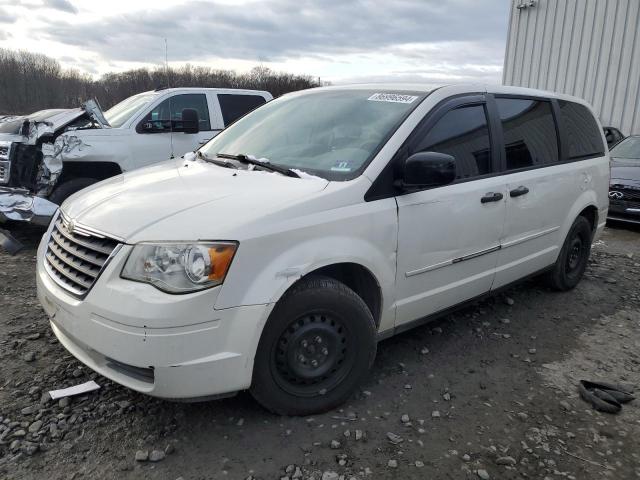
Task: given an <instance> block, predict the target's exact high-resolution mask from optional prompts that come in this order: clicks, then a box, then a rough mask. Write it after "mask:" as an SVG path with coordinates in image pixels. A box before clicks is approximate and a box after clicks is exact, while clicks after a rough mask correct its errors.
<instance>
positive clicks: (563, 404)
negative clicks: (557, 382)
mask: <svg viewBox="0 0 640 480" xmlns="http://www.w3.org/2000/svg"><path fill="white" fill-rule="evenodd" d="M560 406H561V407H562V409H563V410H565V411H567V412H570V411H571V405H570V404H569V402H567V401H566V400H562V401H561V402H560Z"/></svg>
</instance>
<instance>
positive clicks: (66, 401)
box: [58, 397, 71, 408]
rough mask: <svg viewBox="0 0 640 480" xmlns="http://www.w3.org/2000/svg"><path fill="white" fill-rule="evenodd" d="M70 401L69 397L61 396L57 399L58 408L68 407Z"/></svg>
mask: <svg viewBox="0 0 640 480" xmlns="http://www.w3.org/2000/svg"><path fill="white" fill-rule="evenodd" d="M70 403H71V399H70V398H69V397H62V398H61V399H60V400H58V406H59V407H60V408H65V407H68V406H69V404H70Z"/></svg>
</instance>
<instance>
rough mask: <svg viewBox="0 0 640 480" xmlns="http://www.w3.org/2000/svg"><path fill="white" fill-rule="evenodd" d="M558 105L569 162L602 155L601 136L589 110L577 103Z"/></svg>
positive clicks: (562, 102)
mask: <svg viewBox="0 0 640 480" xmlns="http://www.w3.org/2000/svg"><path fill="white" fill-rule="evenodd" d="M558 103H559V104H560V118H561V119H562V126H563V127H564V132H565V139H566V143H567V145H566V149H567V154H568V157H569V160H578V159H580V158H583V157H595V156H599V155H604V143H603V142H602V135H601V133H600V129H599V128H598V123H597V122H596V119H595V118H593V114H592V113H591V112H590V111H589V109H588V108H587V107H585V106H584V105H580V104H579V103H574V102H567V101H564V100H560V101H559V102H558Z"/></svg>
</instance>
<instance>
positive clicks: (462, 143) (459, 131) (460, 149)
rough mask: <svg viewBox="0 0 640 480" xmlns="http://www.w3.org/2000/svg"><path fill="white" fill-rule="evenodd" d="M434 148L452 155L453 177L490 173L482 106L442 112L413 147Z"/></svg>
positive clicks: (489, 151)
mask: <svg viewBox="0 0 640 480" xmlns="http://www.w3.org/2000/svg"><path fill="white" fill-rule="evenodd" d="M417 152H438V153H446V154H448V155H452V156H454V157H455V159H456V177H457V178H471V177H477V176H479V175H485V174H487V173H491V143H490V141H489V128H488V126H487V116H486V114H485V111H484V106H482V105H473V106H468V107H459V108H455V109H453V110H450V111H449V112H447V113H445V114H444V116H443V117H442V118H441V119H440V120H438V121H437V122H436V124H435V125H434V126H433V127H432V128H431V129H430V130H429V133H427V135H426V136H425V137H424V138H423V139H422V140H420V141H419V143H418V145H417V147H416V149H415V151H414V152H413V153H417Z"/></svg>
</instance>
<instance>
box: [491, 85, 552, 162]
mask: <svg viewBox="0 0 640 480" xmlns="http://www.w3.org/2000/svg"><path fill="white" fill-rule="evenodd" d="M496 104H497V106H498V114H499V115H500V121H501V122H502V132H503V136H504V145H505V150H506V156H507V158H506V160H507V170H516V169H518V168H527V167H537V166H540V165H548V164H553V163H557V162H558V161H559V155H558V138H557V134H556V124H555V121H554V119H553V113H552V109H551V103H550V102H548V101H540V100H530V99H521V98H496Z"/></svg>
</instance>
